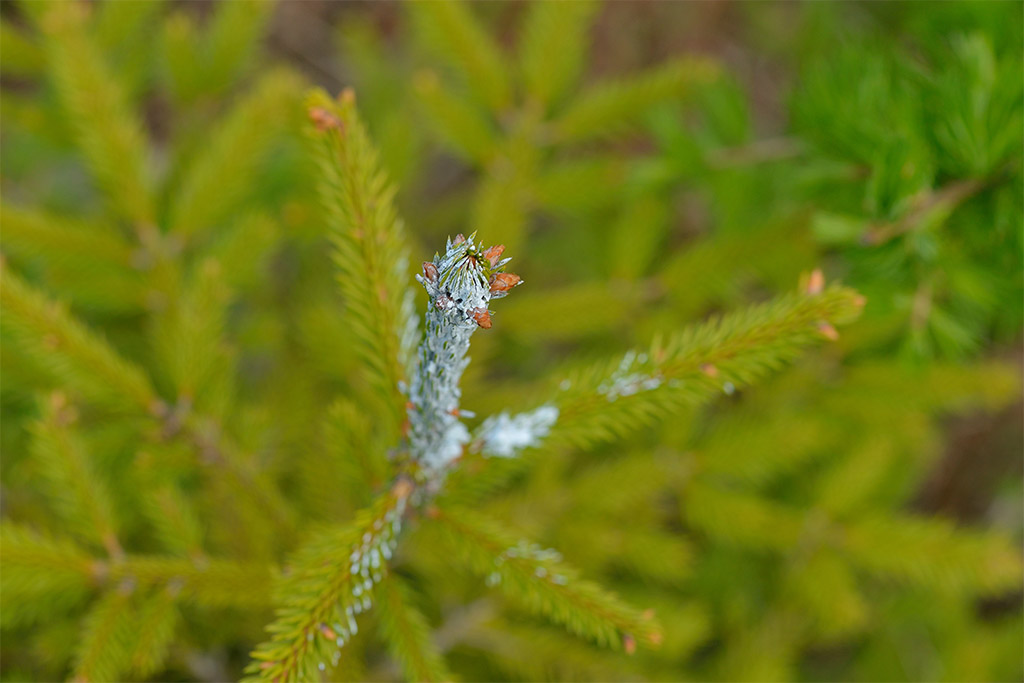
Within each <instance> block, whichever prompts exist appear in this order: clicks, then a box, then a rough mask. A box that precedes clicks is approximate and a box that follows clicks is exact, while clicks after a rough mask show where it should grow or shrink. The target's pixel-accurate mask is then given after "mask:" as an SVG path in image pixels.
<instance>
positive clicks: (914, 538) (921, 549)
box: [840, 516, 1024, 595]
mask: <svg viewBox="0 0 1024 683" xmlns="http://www.w3.org/2000/svg"><path fill="white" fill-rule="evenodd" d="M840 543H841V546H842V549H843V550H844V551H845V552H846V553H847V554H848V557H849V558H850V561H851V562H853V563H855V564H856V565H858V566H860V567H862V568H863V569H865V570H867V571H870V572H872V573H874V574H877V575H879V576H886V577H892V578H894V579H899V580H903V581H906V582H909V583H912V584H916V585H919V586H924V587H929V588H936V589H939V590H948V591H952V592H962V593H967V594H973V593H982V594H989V595H993V594H997V593H998V592H1000V591H1005V590H1008V589H1010V588H1012V587H1019V586H1020V585H1021V580H1022V578H1024V563H1022V560H1021V556H1020V549H1019V548H1017V547H1014V544H1012V543H1010V542H1009V540H1008V539H1007V538H1005V537H1004V536H1003V535H1001V534H999V533H997V532H993V531H973V532H972V531H967V530H963V529H958V528H956V527H955V526H954V525H953V524H951V523H949V522H946V521H944V520H940V519H921V518H918V519H915V518H910V517H903V518H899V517H880V516H868V517H865V518H863V519H861V520H858V521H857V522H855V523H853V522H851V523H848V524H847V525H846V527H845V529H844V531H843V533H842V540H841V542H840Z"/></svg>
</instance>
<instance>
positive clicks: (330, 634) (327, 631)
mask: <svg viewBox="0 0 1024 683" xmlns="http://www.w3.org/2000/svg"><path fill="white" fill-rule="evenodd" d="M320 633H322V634H323V636H324V638H327V639H328V640H334V639H336V638H337V637H338V634H336V633H335V632H334V631H333V630H331V628H330V627H329V626H328V625H327V624H320Z"/></svg>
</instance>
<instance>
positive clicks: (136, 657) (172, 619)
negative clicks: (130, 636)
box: [129, 587, 181, 679]
mask: <svg viewBox="0 0 1024 683" xmlns="http://www.w3.org/2000/svg"><path fill="white" fill-rule="evenodd" d="M175 597H176V596H175V590H174V587H172V588H170V589H167V590H157V591H156V592H155V593H153V594H152V595H149V596H146V597H145V598H143V599H142V601H141V602H142V604H141V605H139V606H138V609H137V612H136V614H137V623H136V628H135V636H134V641H135V642H134V646H133V648H132V651H131V654H130V655H129V670H130V671H131V673H132V675H133V676H136V677H138V678H140V679H146V678H150V677H151V676H152V675H153V674H154V673H156V672H157V671H159V670H160V668H161V667H162V666H163V665H164V662H165V661H166V660H167V656H168V654H169V653H170V648H171V644H172V642H173V640H174V636H175V632H176V631H177V629H178V624H179V622H180V621H181V613H180V612H179V611H178V606H177V604H176V603H175Z"/></svg>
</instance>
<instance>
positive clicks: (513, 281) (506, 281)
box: [491, 273, 522, 292]
mask: <svg viewBox="0 0 1024 683" xmlns="http://www.w3.org/2000/svg"><path fill="white" fill-rule="evenodd" d="M520 280H522V278H521V277H519V276H518V275H516V274H515V273H497V274H496V275H495V276H494V277H492V278H491V291H492V292H507V291H508V290H510V289H512V288H513V287H515V286H516V285H518V284H519V282H520Z"/></svg>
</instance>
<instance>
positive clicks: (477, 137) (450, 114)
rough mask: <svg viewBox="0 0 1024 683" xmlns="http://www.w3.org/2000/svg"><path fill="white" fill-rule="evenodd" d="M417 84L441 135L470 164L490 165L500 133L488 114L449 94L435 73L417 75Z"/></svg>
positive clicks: (425, 105) (425, 109)
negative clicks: (488, 162)
mask: <svg viewBox="0 0 1024 683" xmlns="http://www.w3.org/2000/svg"><path fill="white" fill-rule="evenodd" d="M415 85H416V93H417V94H418V95H419V100H420V102H421V103H422V105H423V109H424V111H425V113H426V115H427V117H428V118H429V120H430V121H431V122H432V123H433V125H434V127H435V128H436V129H437V131H438V134H439V135H440V136H441V137H442V138H444V139H445V140H447V142H448V144H450V145H451V146H452V148H453V149H454V151H455V152H456V153H457V154H458V155H459V156H461V157H462V158H463V159H465V160H466V161H468V162H471V163H477V164H484V163H486V162H487V160H488V159H489V158H490V156H491V154H493V152H494V150H495V148H496V147H497V144H498V134H497V131H496V130H495V129H494V126H493V125H492V124H491V122H490V121H489V120H488V119H487V117H486V115H485V114H484V112H482V111H480V109H479V108H478V107H476V106H474V105H473V104H472V103H470V102H467V101H466V100H465V99H463V98H460V97H458V96H457V95H456V94H454V93H452V92H449V91H448V90H447V89H446V88H445V86H444V85H443V84H442V83H441V81H440V79H439V78H438V77H437V74H436V73H434V72H433V71H423V72H420V73H419V74H417V76H416V82H415Z"/></svg>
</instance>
